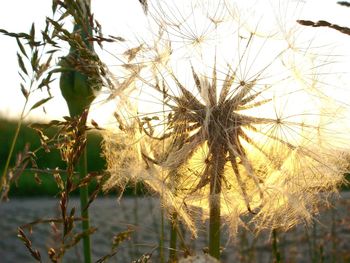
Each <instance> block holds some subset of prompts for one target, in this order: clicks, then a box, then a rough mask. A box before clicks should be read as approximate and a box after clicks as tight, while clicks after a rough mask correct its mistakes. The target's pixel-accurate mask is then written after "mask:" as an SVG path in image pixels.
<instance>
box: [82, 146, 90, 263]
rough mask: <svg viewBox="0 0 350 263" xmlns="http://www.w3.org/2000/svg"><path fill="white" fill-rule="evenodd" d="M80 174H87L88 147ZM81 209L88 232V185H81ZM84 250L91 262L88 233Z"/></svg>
mask: <svg viewBox="0 0 350 263" xmlns="http://www.w3.org/2000/svg"><path fill="white" fill-rule="evenodd" d="M79 175H80V179H83V178H84V177H85V176H86V175H87V150H86V147H85V149H84V151H83V154H82V156H81V157H80V160H79ZM79 190H80V211H81V217H82V218H83V221H82V229H83V232H85V233H87V232H88V230H89V228H90V223H89V210H88V208H87V205H88V200H89V190H88V185H84V186H81V187H80V189H79ZM83 250H84V262H85V263H91V244H90V235H88V234H86V235H84V237H83Z"/></svg>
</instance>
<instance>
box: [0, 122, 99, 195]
mask: <svg viewBox="0 0 350 263" xmlns="http://www.w3.org/2000/svg"><path fill="white" fill-rule="evenodd" d="M16 125H17V123H16V121H12V120H6V119H1V120H0V134H1V136H0V144H1V148H0V160H6V158H7V155H8V152H9V148H10V143H11V140H12V137H13V134H14V131H15V129H16ZM56 132H57V128H55V127H52V128H49V129H48V130H47V134H48V135H53V134H55V133H56ZM101 141H102V137H101V135H100V134H99V133H98V132H94V131H92V132H89V133H88V145H87V147H88V154H87V158H88V163H89V171H102V170H103V168H104V167H105V160H104V159H103V158H102V157H101V155H100V144H101ZM26 144H29V149H30V150H31V151H34V150H35V149H38V148H39V147H40V139H39V136H38V135H37V134H36V132H35V131H34V130H33V129H31V128H29V127H28V124H24V125H23V128H22V129H21V131H20V134H19V136H18V140H17V143H16V146H15V150H14V153H15V154H14V156H13V157H12V159H11V162H10V167H13V166H14V165H15V162H16V155H18V154H19V153H20V152H22V151H23V149H24V148H25V146H26ZM36 163H37V165H38V169H42V170H45V169H47V168H49V169H55V168H59V169H62V170H63V169H65V168H66V167H65V163H64V162H63V161H62V160H61V157H60V153H59V152H58V151H57V150H56V149H53V150H52V151H51V152H45V151H44V150H40V151H38V152H37V153H36ZM30 168H31V166H30V165H29V166H28V169H30ZM3 169H4V162H1V163H0V170H3ZM39 177H40V179H41V181H42V182H41V185H39V184H38V183H37V181H36V179H35V178H34V172H31V171H25V172H24V173H23V174H22V175H21V176H20V177H19V179H18V181H17V185H13V188H12V189H11V192H10V196H26V195H35V196H36V195H50V196H52V195H55V194H57V192H58V188H57V185H56V183H55V180H54V178H53V176H52V175H51V174H41V175H40V176H39ZM91 187H92V188H93V185H91Z"/></svg>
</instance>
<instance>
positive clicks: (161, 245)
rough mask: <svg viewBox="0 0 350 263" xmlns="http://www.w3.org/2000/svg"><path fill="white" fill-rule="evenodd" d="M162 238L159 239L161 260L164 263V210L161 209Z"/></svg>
mask: <svg viewBox="0 0 350 263" xmlns="http://www.w3.org/2000/svg"><path fill="white" fill-rule="evenodd" d="M160 213H161V214H160V237H159V258H160V263H164V208H161V209H160Z"/></svg>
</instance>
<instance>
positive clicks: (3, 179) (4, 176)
mask: <svg viewBox="0 0 350 263" xmlns="http://www.w3.org/2000/svg"><path fill="white" fill-rule="evenodd" d="M27 103H28V99H27V98H26V100H25V103H24V105H23V109H22V112H21V116H20V118H19V120H18V122H17V127H16V131H15V135H14V136H13V139H12V143H11V147H10V151H9V153H8V155H7V159H6V163H5V168H4V172H3V174H2V177H1V180H0V194H1V195H0V197H1V199H2V192H3V190H5V189H4V188H5V187H7V186H6V184H7V173H8V169H9V166H10V161H11V158H12V155H13V151H14V149H15V145H16V142H17V139H18V135H19V132H20V130H21V127H22V124H23V119H24V112H25V109H26V106H27ZM5 192H6V190H5Z"/></svg>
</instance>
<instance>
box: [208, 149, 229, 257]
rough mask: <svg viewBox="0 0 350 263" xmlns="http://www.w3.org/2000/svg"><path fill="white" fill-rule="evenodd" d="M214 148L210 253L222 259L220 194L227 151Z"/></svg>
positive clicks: (211, 180)
mask: <svg viewBox="0 0 350 263" xmlns="http://www.w3.org/2000/svg"><path fill="white" fill-rule="evenodd" d="M212 145H214V147H213V148H214V149H212V157H213V163H212V167H211V178H210V198H209V208H210V212H209V213H210V215H209V254H210V255H211V256H212V257H214V258H217V259H220V225H221V221H220V205H221V202H220V194H221V181H222V177H223V173H224V167H225V151H224V150H223V147H222V146H221V145H220V146H217V145H215V143H213V144H212Z"/></svg>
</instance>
